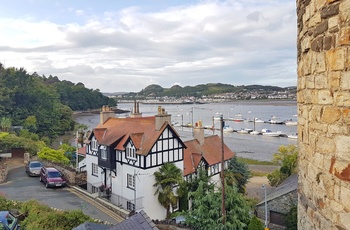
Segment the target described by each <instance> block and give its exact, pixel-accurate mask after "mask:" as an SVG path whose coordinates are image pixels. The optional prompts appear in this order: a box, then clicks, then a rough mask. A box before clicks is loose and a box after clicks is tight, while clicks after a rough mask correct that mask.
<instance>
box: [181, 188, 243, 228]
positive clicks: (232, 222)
mask: <svg viewBox="0 0 350 230" xmlns="http://www.w3.org/2000/svg"><path fill="white" fill-rule="evenodd" d="M225 188H226V189H225V194H226V197H225V210H226V220H225V224H223V220H222V218H223V217H222V215H221V212H220V211H218V210H221V205H222V203H221V190H218V191H215V189H209V190H208V189H206V185H205V183H203V182H200V183H199V187H198V189H197V190H196V191H195V192H192V193H190V195H191V196H192V197H193V200H192V208H191V210H189V211H186V212H183V214H184V215H185V217H186V224H188V225H189V226H190V227H191V228H193V229H214V230H215V229H237V230H243V229H246V228H247V226H248V223H249V220H250V214H249V211H250V206H249V204H248V202H247V201H246V199H245V198H244V197H243V195H242V194H240V193H238V191H237V188H236V187H234V186H226V187H225Z"/></svg>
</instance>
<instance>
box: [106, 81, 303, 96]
mask: <svg viewBox="0 0 350 230" xmlns="http://www.w3.org/2000/svg"><path fill="white" fill-rule="evenodd" d="M286 90H289V91H294V90H295V91H296V86H292V87H278V86H263V85H241V86H234V85H230V84H222V83H208V84H201V85H196V86H185V87H181V86H179V85H174V86H172V87H171V88H163V87H161V86H160V85H156V84H152V85H149V86H147V87H146V88H144V89H143V90H141V91H140V92H130V93H123V96H124V97H135V96H137V97H166V96H168V97H183V96H196V97H198V96H202V95H213V94H223V93H240V92H247V91H264V92H272V91H274V92H282V91H286ZM105 95H106V94H105ZM111 95H121V94H118V93H111V94H108V96H111Z"/></svg>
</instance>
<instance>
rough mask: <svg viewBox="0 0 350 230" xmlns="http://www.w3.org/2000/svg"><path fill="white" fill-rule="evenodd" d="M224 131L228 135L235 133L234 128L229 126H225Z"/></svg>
mask: <svg viewBox="0 0 350 230" xmlns="http://www.w3.org/2000/svg"><path fill="white" fill-rule="evenodd" d="M223 131H224V132H226V133H232V132H233V128H232V127H230V126H228V125H225V126H224V128H223Z"/></svg>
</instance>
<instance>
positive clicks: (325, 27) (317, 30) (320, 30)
mask: <svg viewBox="0 0 350 230" xmlns="http://www.w3.org/2000/svg"><path fill="white" fill-rule="evenodd" d="M327 30H328V20H324V21H323V22H321V23H320V24H318V25H317V26H316V28H315V30H314V33H313V34H314V37H317V36H318V35H320V34H323V33H324V32H326V31H327Z"/></svg>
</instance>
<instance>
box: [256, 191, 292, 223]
mask: <svg viewBox="0 0 350 230" xmlns="http://www.w3.org/2000/svg"><path fill="white" fill-rule="evenodd" d="M297 201H298V194H297V191H296V190H294V191H292V192H289V193H286V194H284V195H282V196H280V197H276V198H274V199H272V200H268V201H267V223H268V227H269V228H270V230H281V229H285V227H283V226H280V225H275V224H272V223H270V211H274V212H277V213H281V214H287V213H288V212H289V211H290V209H291V208H292V206H293V205H295V204H296V203H297ZM255 211H256V216H257V217H258V218H259V219H261V220H263V223H265V203H261V204H260V205H257V206H256V208H255Z"/></svg>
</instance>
